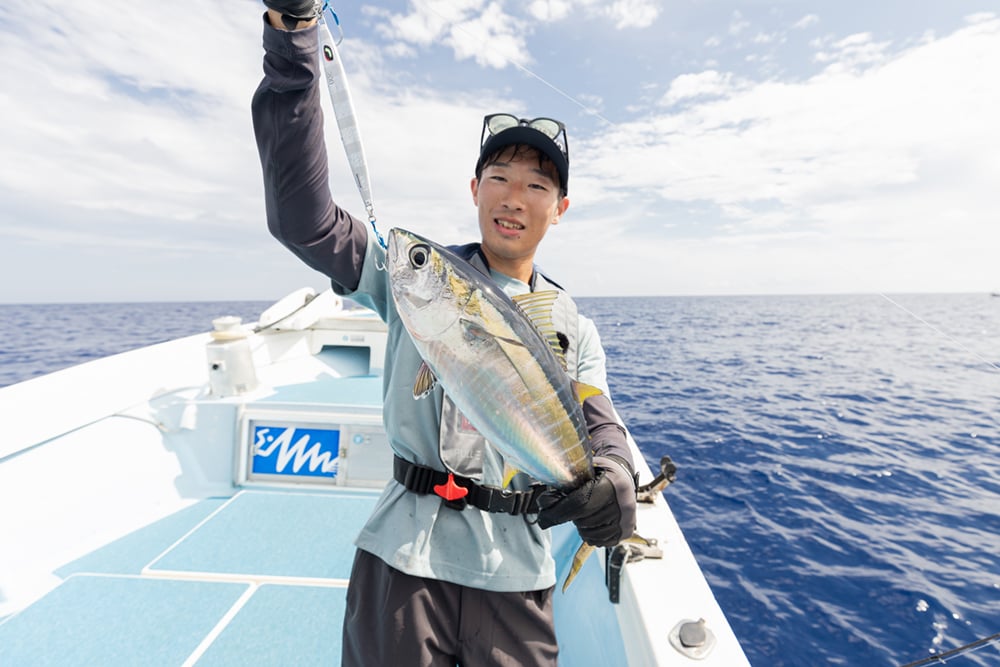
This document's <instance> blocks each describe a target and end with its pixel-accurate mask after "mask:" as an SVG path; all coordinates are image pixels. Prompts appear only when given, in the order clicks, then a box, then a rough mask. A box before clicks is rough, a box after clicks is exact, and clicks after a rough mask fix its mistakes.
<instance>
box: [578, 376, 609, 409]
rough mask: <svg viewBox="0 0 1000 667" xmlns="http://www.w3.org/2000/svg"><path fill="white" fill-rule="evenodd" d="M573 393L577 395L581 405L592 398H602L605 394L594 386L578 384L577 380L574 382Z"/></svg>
mask: <svg viewBox="0 0 1000 667" xmlns="http://www.w3.org/2000/svg"><path fill="white" fill-rule="evenodd" d="M573 392H574V393H575V394H576V400H578V401H579V402H580V403H581V404H583V402H584V401H585V400H587V399H588V398H590V397H591V396H600V395H601V394H603V393H604V392H603V391H601V390H600V389H598V388H597V387H595V386H593V385H589V384H586V383H584V382H577V381H576V380H573Z"/></svg>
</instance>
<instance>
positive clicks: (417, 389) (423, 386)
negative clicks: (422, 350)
mask: <svg viewBox="0 0 1000 667" xmlns="http://www.w3.org/2000/svg"><path fill="white" fill-rule="evenodd" d="M436 385H437V377H436V376H435V375H434V371H432V370H431V367H430V366H428V365H427V362H426V361H423V362H421V363H420V368H418V369H417V378H416V379H415V380H414V381H413V398H424V397H425V396H427V394H429V393H431V392H432V391H433V390H434V387H435V386H436Z"/></svg>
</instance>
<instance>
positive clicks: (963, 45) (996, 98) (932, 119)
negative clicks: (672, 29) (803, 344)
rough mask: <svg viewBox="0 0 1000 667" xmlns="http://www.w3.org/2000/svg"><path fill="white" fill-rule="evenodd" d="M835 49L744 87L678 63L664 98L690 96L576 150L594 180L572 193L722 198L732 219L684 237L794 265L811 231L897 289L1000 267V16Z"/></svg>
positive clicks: (703, 248) (722, 208) (596, 200)
mask: <svg viewBox="0 0 1000 667" xmlns="http://www.w3.org/2000/svg"><path fill="white" fill-rule="evenodd" d="M825 53H828V54H829V55H830V56H831V57H830V58H829V59H828V60H827V61H826V63H827V67H826V69H825V70H824V71H823V72H822V73H821V74H819V75H817V76H815V77H813V78H811V79H808V80H805V81H802V82H798V83H794V82H785V83H782V82H778V81H762V82H758V83H756V84H750V83H749V82H745V81H744V82H741V83H740V85H738V86H736V85H732V83H731V82H732V75H731V74H727V73H720V72H717V71H707V72H701V73H698V74H691V75H683V76H681V77H677V78H676V79H675V80H674V81H673V82H672V84H671V87H670V90H669V92H668V93H667V95H666V96H665V97H664V102H665V103H667V104H670V103H673V102H676V101H678V100H687V101H690V104H688V105H685V106H683V107H680V108H675V107H668V108H669V109H671V111H670V112H668V113H665V114H656V115H649V116H647V117H645V118H643V119H641V120H637V121H635V122H632V123H625V124H621V125H619V126H617V127H616V128H614V129H613V130H611V131H610V132H609V133H608V134H606V135H605V136H603V137H601V138H600V140H599V141H595V142H591V143H589V144H587V145H586V146H584V147H582V148H579V149H578V151H577V154H578V156H579V155H581V153H582V154H583V157H580V158H579V159H578V161H577V162H578V164H585V165H588V167H587V171H588V174H587V177H588V181H587V182H588V185H590V186H591V187H592V188H593V190H591V191H590V192H589V193H587V194H586V195H585V196H586V199H585V200H583V199H581V197H580V196H578V197H577V199H578V201H577V204H578V208H577V213H578V214H579V213H580V208H581V204H582V207H584V208H586V207H593V209H594V210H595V214H598V213H596V211H599V210H601V201H602V200H603V199H605V198H618V197H619V196H620V194H621V191H620V190H619V187H618V184H620V183H621V182H622V181H623V180H626V181H627V183H628V187H629V188H633V189H634V190H636V191H643V192H656V193H658V194H659V196H660V197H662V201H663V202H674V203H677V202H691V203H692V204H694V203H699V205H703V206H709V207H716V208H717V210H718V214H719V216H720V217H722V218H728V219H730V220H731V221H732V222H733V223H735V226H733V225H730V226H728V227H719V228H718V231H717V232H715V233H714V234H711V235H710V236H709V238H708V239H707V240H704V241H697V242H696V241H682V242H681V245H682V246H683V247H684V248H685V249H686V252H690V253H694V254H693V255H692V256H698V255H699V254H708V253H709V250H710V248H717V247H718V245H719V244H720V243H722V244H735V245H737V246H739V247H740V248H742V249H743V251H744V252H751V253H761V252H763V250H764V249H767V253H766V254H767V255H768V256H771V257H772V259H773V261H775V262H777V264H776V266H782V265H784V266H785V269H786V270H788V271H789V272H792V271H800V269H803V267H802V266H800V264H801V263H800V262H798V261H794V260H791V259H788V258H786V259H784V260H781V261H778V260H777V259H775V258H774V257H775V256H776V255H777V254H780V252H779V251H780V250H781V249H782V248H783V249H784V251H785V252H786V253H791V255H794V254H795V253H796V252H802V251H803V248H802V243H803V242H804V240H807V239H811V245H810V246H809V247H810V248H811V253H812V254H815V255H817V256H818V257H819V258H822V259H823V261H828V262H833V255H835V254H837V253H839V254H841V255H842V256H844V257H852V258H854V259H852V260H851V261H852V262H854V261H856V262H858V263H859V268H858V269H857V274H856V275H852V276H851V279H850V280H847V281H845V282H844V284H860V282H862V281H864V280H867V281H869V282H868V284H869V285H893V286H899V287H902V286H904V285H905V282H906V279H913V280H914V281H916V278H915V277H914V276H915V274H916V273H917V272H918V271H917V269H918V268H919V267H923V270H926V271H928V272H929V273H932V274H933V276H934V280H937V281H938V282H937V283H936V284H937V285H940V287H941V288H943V289H946V288H947V286H948V285H949V284H953V280H952V279H951V278H950V276H949V275H948V271H949V270H952V269H956V268H958V267H960V266H961V265H963V264H964V265H965V266H966V268H967V269H968V268H969V267H970V266H972V267H975V266H981V267H987V266H993V265H995V261H994V260H993V259H990V258H989V255H990V253H991V251H989V250H987V249H986V248H995V247H996V246H997V244H1000V226H997V225H996V224H995V220H994V217H995V214H994V209H995V200H996V194H995V192H996V183H997V182H1000V157H998V156H1000V134H998V133H997V132H996V131H995V119H994V118H993V116H994V112H995V109H997V108H1000V85H998V84H997V82H996V80H995V76H994V71H995V67H993V66H991V63H996V62H1000V20H998V19H995V18H994V19H992V20H989V21H979V22H977V23H974V24H973V25H971V26H970V27H968V28H964V29H962V30H960V31H958V32H956V33H954V34H952V35H949V36H947V37H943V38H940V39H937V40H935V41H933V42H931V43H925V44H919V45H917V46H914V47H911V48H909V49H906V50H904V51H902V52H898V53H895V54H892V53H890V49H889V45H887V44H881V43H876V42H875V41H874V40H873V39H872V38H871V37H870V36H868V35H857V36H852V37H850V38H847V39H843V40H838V41H836V43H835V48H828V49H827V50H826V51H825ZM623 174H627V176H622V175H623ZM579 179H580V177H579V176H578V180H579ZM761 230H767V233H766V234H761ZM678 240H679V239H676V238H675V239H674V240H673V241H671V242H669V243H668V244H667V245H674V244H675V243H677V242H678ZM630 242H632V241H630ZM647 245H648V244H647ZM959 249H960V250H959ZM608 252H613V251H612V250H610V249H609V250H608ZM623 252H624V251H623ZM930 257H933V261H929V260H928V258H930ZM675 259H677V260H678V261H679V262H680V265H682V266H684V265H687V263H686V262H685V261H684V260H683V259H681V258H675ZM904 259H905V261H904ZM729 260H730V261H733V262H734V263H736V264H739V263H744V264H745V263H746V262H745V260H740V261H738V260H737V259H736V258H735V257H730V258H729ZM913 262H916V264H912V263H913ZM820 265H822V263H820V264H817V266H820ZM806 268H808V267H806ZM826 268H827V269H829V267H828V266H827V267H826ZM840 268H841V269H842V267H840ZM815 270H816V269H814V270H813V272H815ZM978 270H979V271H980V273H981V274H984V275H982V278H984V279H986V278H987V277H988V276H987V275H985V274H986V273H987V270H986V269H985V268H981V269H978ZM894 272H895V273H894ZM727 273H729V274H731V273H732V271H729V272H727ZM806 273H807V274H808V273H810V271H806ZM958 273H963V272H962V271H958ZM964 273H965V274H966V275H968V271H965V272H964ZM790 275H791V273H790ZM796 275H799V274H796ZM841 279H842V280H843V279H844V277H843V276H841ZM809 280H810V281H814V283H815V285H817V286H819V285H820V284H821V282H822V281H821V276H820V275H815V276H813V277H812V278H810V279H809ZM994 280H995V279H994ZM807 282H808V281H807ZM917 282H920V283H922V284H926V283H927V282H928V278H927V277H924V278H922V279H920V280H919V281H917ZM761 287H763V285H761ZM792 287H793V286H792V285H788V288H789V289H791V288H792ZM859 289H860V286H859ZM792 291H795V290H794V289H792Z"/></svg>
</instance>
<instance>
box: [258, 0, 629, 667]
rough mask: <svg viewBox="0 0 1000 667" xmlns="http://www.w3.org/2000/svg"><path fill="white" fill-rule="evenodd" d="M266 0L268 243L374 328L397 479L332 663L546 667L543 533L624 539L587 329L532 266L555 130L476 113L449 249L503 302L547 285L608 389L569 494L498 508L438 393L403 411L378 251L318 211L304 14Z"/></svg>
mask: <svg viewBox="0 0 1000 667" xmlns="http://www.w3.org/2000/svg"><path fill="white" fill-rule="evenodd" d="M264 2H265V5H266V6H267V7H268V12H267V14H266V15H265V20H264V23H265V25H264V49H265V55H264V79H263V81H262V82H261V85H260V87H259V88H258V89H257V92H256V93H255V95H254V99H253V120H254V128H255V133H256V136H257V145H258V149H259V152H260V158H261V165H262V167H263V172H264V185H265V199H266V209H267V219H268V226H269V229H270V230H271V232H272V234H274V236H275V237H276V238H278V239H279V240H280V241H281V242H282V243H283V244H284V245H285V246H287V247H288V248H289V249H290V250H291V251H292V252H293V253H295V254H296V255H297V256H298V257H299V258H301V259H302V260H303V261H304V262H306V263H307V264H308V265H309V266H311V267H313V268H315V269H317V270H319V271H321V272H323V273H324V274H326V275H327V276H329V277H330V279H331V282H332V285H333V288H334V289H335V290H336V291H337V292H338V293H340V294H344V295H350V296H351V298H353V299H354V300H356V301H358V302H360V303H362V304H364V305H367V306H369V307H371V308H373V309H374V310H375V311H377V312H378V313H379V315H380V316H381V317H382V318H383V319H384V320H385V321H386V323H387V325H388V327H389V338H388V345H387V350H386V363H385V378H384V384H383V389H384V422H385V427H386V433H387V434H388V436H389V441H390V443H391V445H392V447H393V450H394V452H395V453H396V459H395V475H394V479H393V480H390V482H389V483H388V485H387V487H386V489H385V491H384V492H383V494H382V496H381V498H380V499H379V502H378V503H377V505H376V507H375V509H374V511H373V513H372V516H371V517H370V518H369V520H368V522H367V524H366V526H365V528H364V529H363V530H362V532H361V534H360V535H359V536H358V538H357V541H356V545H357V547H358V550H357V554H356V557H355V562H354V568H353V570H352V573H351V581H350V585H349V588H348V593H347V610H346V613H345V619H344V643H343V664H345V665H383V666H384V665H448V666H449V667H451V666H453V665H455V664H460V665H464V666H473V665H555V664H556V661H557V653H558V647H557V645H556V638H555V630H554V627H553V619H552V594H553V586H554V584H555V567H554V562H553V560H552V557H551V555H550V553H549V545H550V538H549V534H548V531H547V530H546V528H548V527H550V526H553V525H556V524H558V523H563V522H566V521H573V522H574V523H575V525H576V527H577V530H578V532H579V533H580V535H581V537H582V538H583V539H584V540H585V541H587V542H589V543H591V544H594V545H597V546H610V545H613V544H616V543H617V542H619V541H620V540H621V539H624V538H626V537H628V536H630V535H631V534H632V531H633V529H634V526H635V480H634V474H633V462H632V459H631V456H630V453H629V449H628V446H627V444H626V441H625V434H624V429H623V428H622V427H621V426H620V424H619V423H618V421H617V419H616V417H615V414H614V410H613V408H612V406H611V402H610V400H608V398H607V378H606V374H605V357H604V351H603V348H602V347H601V344H600V340H599V338H598V336H597V332H596V329H595V328H594V326H593V323H591V322H590V321H589V320H587V319H586V318H583V317H581V316H579V315H578V314H577V312H576V308H575V306H574V305H573V302H572V299H570V298H569V297H568V295H566V294H565V292H562V291H561V289H560V288H558V286H557V285H555V284H554V283H551V282H550V281H549V280H548V279H546V278H545V277H544V276H542V275H541V274H540V273H538V272H537V271H536V270H535V268H534V263H533V260H534V256H535V251H536V250H537V248H538V245H539V243H540V242H541V241H542V238H543V237H544V236H545V233H546V232H547V231H548V229H549V227H550V226H551V225H554V224H557V223H558V222H559V220H560V219H561V217H562V215H563V214H564V213H565V212H566V209H567V208H568V206H569V199H568V198H567V183H568V179H569V158H568V147H567V142H566V132H565V128H564V127H563V125H562V124H561V123H559V122H557V121H552V120H549V119H536V120H534V121H524V120H521V119H519V118H517V117H513V116H509V115H507V114H493V115H491V116H487V117H486V119H485V120H484V127H483V136H482V145H481V155H480V158H479V161H478V163H477V165H476V172H475V178H473V179H472V182H471V189H472V199H473V202H474V204H475V205H476V207H477V209H478V211H479V230H480V234H481V243H478V244H469V245H467V246H462V247H461V248H455V250H456V252H458V253H459V254H460V255H461V256H462V257H463V258H464V259H466V260H467V261H469V262H470V264H472V265H473V266H475V267H476V268H477V269H479V270H480V271H482V272H483V273H484V274H485V275H488V276H490V277H491V278H492V279H493V280H494V281H495V282H496V283H497V284H498V285H499V286H500V287H501V288H502V289H503V290H504V291H505V292H506V293H508V294H510V295H514V294H518V293H524V292H528V291H531V290H536V289H537V290H539V291H541V290H551V289H560V296H559V298H558V299H556V301H555V304H554V305H553V307H552V309H553V312H552V316H553V319H554V321H555V322H556V324H557V330H558V331H560V332H561V333H562V335H563V337H564V338H565V347H566V350H567V358H568V359H569V360H570V362H571V363H569V365H568V371H569V373H570V374H571V375H572V376H574V377H575V378H576V379H577V380H579V381H580V382H585V383H587V384H591V385H594V386H597V387H599V388H602V389H603V390H604V391H605V394H604V395H601V396H595V397H591V398H588V399H587V400H586V402H585V403H584V414H585V416H586V419H587V426H588V431H589V433H590V436H591V443H592V446H593V453H594V465H595V472H596V477H595V479H594V480H592V481H590V482H588V483H586V484H585V485H584V486H582V487H581V488H580V489H577V490H575V491H573V492H571V493H569V494H567V495H555V494H551V493H550V494H542V493H540V491H539V488H540V487H539V486H538V485H532V484H531V483H530V481H526V480H523V479H520V480H515V483H516V485H515V489H516V493H515V494H514V495H513V497H514V498H515V499H516V502H512V501H511V498H512V496H511V494H507V495H506V496H503V497H500V496H499V494H492V493H490V489H491V488H498V487H499V486H500V485H501V483H502V482H501V480H500V479H499V474H498V472H497V471H498V470H500V469H502V460H500V459H499V457H500V455H499V454H498V453H496V452H495V451H494V450H492V449H491V448H489V446H488V445H487V443H486V442H485V440H483V439H482V437H481V436H479V435H478V434H477V433H475V432H474V431H471V432H470V430H469V429H468V428H467V427H465V426H463V420H462V419H461V415H459V414H457V410H455V409H454V405H453V404H452V403H451V402H450V400H449V399H448V398H447V397H446V396H445V395H444V394H443V393H442V391H441V390H440V389H439V388H438V389H435V390H434V392H433V393H432V394H431V395H430V396H428V397H427V398H425V399H422V400H420V401H416V400H414V399H413V396H412V388H413V382H414V378H415V377H416V374H417V371H418V368H419V366H420V363H421V359H420V357H419V355H418V354H417V352H416V349H415V348H414V346H413V344H412V342H411V341H410V339H409V336H408V334H407V332H406V330H405V329H404V327H403V325H402V323H401V322H400V320H399V316H398V315H397V313H396V312H395V308H394V304H393V302H392V298H391V294H390V291H389V285H388V276H387V273H386V272H385V271H381V270H379V267H384V266H385V251H384V249H383V248H382V247H381V246H380V245H379V244H378V241H377V238H376V237H375V234H373V233H371V232H369V230H368V226H367V225H366V224H364V223H363V222H361V221H359V220H357V219H355V218H354V217H352V216H351V215H350V214H349V213H347V212H346V211H344V210H343V209H341V208H340V207H339V206H337V205H336V204H335V203H334V202H333V200H332V198H331V195H330V192H329V189H328V185H327V182H328V180H327V160H326V152H325V143H324V137H323V127H322V112H321V109H320V99H321V95H320V88H319V81H320V79H321V78H322V77H321V75H320V72H319V62H318V54H317V49H318V47H317V33H316V30H317V28H316V27H315V23H316V21H315V17H316V11H317V10H316V8H315V5H314V3H313V2H312V0H264ZM469 461H475V462H477V463H474V464H469V463H468V462H469ZM449 472H451V473H454V474H455V477H454V479H455V480H457V482H458V483H459V484H460V485H462V486H465V487H466V488H468V489H470V494H469V495H470V497H471V498H472V500H471V501H470V502H467V503H464V505H463V504H460V503H458V502H457V501H454V500H447V499H445V498H444V497H439V496H438V495H436V494H435V491H434V487H435V486H440V485H441V483H442V482H443V481H444V480H445V479H447V478H448V473H449ZM519 477H522V478H523V477H524V476H523V475H521V476H519ZM539 508H543V509H541V511H539Z"/></svg>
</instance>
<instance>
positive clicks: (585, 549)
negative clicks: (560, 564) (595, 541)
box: [562, 542, 596, 593]
mask: <svg viewBox="0 0 1000 667" xmlns="http://www.w3.org/2000/svg"><path fill="white" fill-rule="evenodd" d="M595 548H596V547H593V546H591V545H589V544H587V543H586V542H584V543H583V544H581V545H580V548H579V549H577V550H576V554H574V555H573V564H572V565H570V568H569V574H567V575H566V581H564V582H563V585H562V592H563V593H565V592H566V589H567V588H569V585H570V584H571V583H573V580H574V579H576V575H578V574H579V573H580V570H581V569H582V568H583V564H584V563H586V562H587V559H588V558H590V554H592V553H594V550H595Z"/></svg>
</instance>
